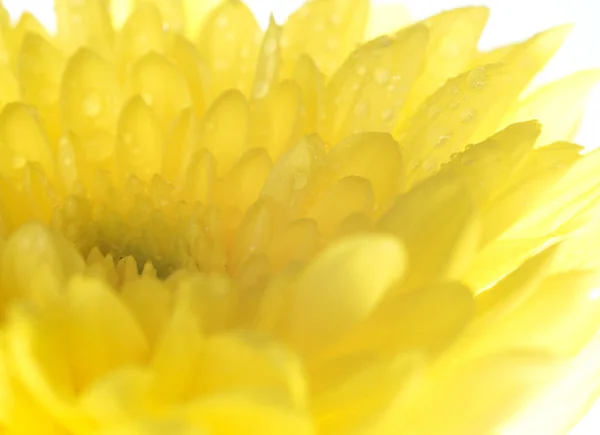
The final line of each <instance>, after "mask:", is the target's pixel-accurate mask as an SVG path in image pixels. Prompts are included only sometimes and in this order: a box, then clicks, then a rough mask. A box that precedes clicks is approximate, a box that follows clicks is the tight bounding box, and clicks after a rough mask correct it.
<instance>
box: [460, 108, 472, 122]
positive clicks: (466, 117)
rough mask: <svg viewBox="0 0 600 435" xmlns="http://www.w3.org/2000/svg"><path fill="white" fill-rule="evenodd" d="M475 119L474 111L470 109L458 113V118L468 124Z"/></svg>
mask: <svg viewBox="0 0 600 435" xmlns="http://www.w3.org/2000/svg"><path fill="white" fill-rule="evenodd" d="M474 119H475V113H474V112H473V111H472V110H465V111H463V112H462V113H461V114H460V120H461V121H462V122H463V123H465V124H468V123H469V122H471V121H473V120H474Z"/></svg>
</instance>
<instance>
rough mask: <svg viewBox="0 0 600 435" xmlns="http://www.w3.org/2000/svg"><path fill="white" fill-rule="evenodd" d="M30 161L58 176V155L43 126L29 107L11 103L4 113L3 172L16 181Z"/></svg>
mask: <svg viewBox="0 0 600 435" xmlns="http://www.w3.org/2000/svg"><path fill="white" fill-rule="evenodd" d="M27 162H35V163H39V164H40V166H41V167H42V168H43V169H44V171H45V172H46V174H48V175H49V176H50V177H51V178H52V177H54V175H55V166H54V165H55V164H54V156H53V155H52V150H51V148H50V145H49V144H48V140H47V138H46V136H45V134H44V130H43V128H42V126H41V125H40V123H39V122H38V120H37V119H36V118H35V117H34V116H33V113H32V112H31V110H30V109H29V108H27V106H25V105H24V104H22V103H11V104H9V105H7V106H6V107H5V108H4V110H3V111H2V113H1V114H0V173H1V174H2V175H4V176H6V177H9V178H15V177H17V176H18V175H19V174H21V173H22V172H23V170H24V168H25V165H26V164H27Z"/></svg>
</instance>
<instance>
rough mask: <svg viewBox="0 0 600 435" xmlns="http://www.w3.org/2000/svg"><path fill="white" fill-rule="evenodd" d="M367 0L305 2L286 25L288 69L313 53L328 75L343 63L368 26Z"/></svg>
mask: <svg viewBox="0 0 600 435" xmlns="http://www.w3.org/2000/svg"><path fill="white" fill-rule="evenodd" d="M369 3H370V2H369V1H368V0H315V1H311V2H306V3H305V4H303V5H302V6H301V7H300V8H299V9H298V10H297V11H296V12H294V13H293V14H292V15H290V17H289V18H288V21H287V22H286V23H285V25H284V26H283V41H282V42H283V44H282V45H283V48H284V50H285V51H284V55H285V56H286V57H285V66H286V68H287V72H291V71H292V68H293V67H294V65H295V64H296V61H297V59H298V58H299V57H300V56H301V55H303V54H305V53H310V54H311V56H313V58H314V60H315V63H316V64H317V66H318V67H319V69H320V70H321V71H323V72H324V73H325V74H326V75H331V74H332V73H333V72H334V71H335V69H336V68H338V67H339V66H340V64H341V63H342V61H343V60H344V58H345V57H346V54H347V53H349V52H350V51H351V50H352V49H354V46H355V45H356V44H357V43H359V42H360V41H361V40H362V38H363V34H364V32H365V29H366V26H367V19H368V16H369Z"/></svg>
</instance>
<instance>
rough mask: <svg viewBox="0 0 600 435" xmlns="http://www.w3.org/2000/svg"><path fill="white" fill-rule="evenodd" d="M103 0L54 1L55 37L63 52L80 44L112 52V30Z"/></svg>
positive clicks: (69, 51) (105, 52)
mask: <svg viewBox="0 0 600 435" xmlns="http://www.w3.org/2000/svg"><path fill="white" fill-rule="evenodd" d="M106 6H107V4H106V1H103V0H91V1H86V2H85V3H81V2H80V1H78V0H57V1H56V2H55V3H54V10H55V11H56V27H57V32H58V38H59V40H60V42H61V45H62V47H63V48H64V49H65V51H66V52H67V53H71V52H73V51H75V50H76V49H77V48H79V47H80V46H82V45H85V46H88V47H90V48H93V49H95V50H99V51H100V52H102V53H103V54H109V53H110V52H111V51H112V44H113V39H114V33H113V29H112V25H111V22H110V16H109V13H108V9H107V7H106Z"/></svg>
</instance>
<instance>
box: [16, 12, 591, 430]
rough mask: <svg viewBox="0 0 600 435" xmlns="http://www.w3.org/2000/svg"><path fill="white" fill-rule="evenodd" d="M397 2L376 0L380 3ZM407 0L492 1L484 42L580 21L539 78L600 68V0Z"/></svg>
mask: <svg viewBox="0 0 600 435" xmlns="http://www.w3.org/2000/svg"><path fill="white" fill-rule="evenodd" d="M115 1H119V0H115ZM198 1H202V0H198ZM393 2H394V0H387V1H386V0H379V1H377V0H374V3H393ZM246 3H247V4H248V5H250V7H252V8H253V9H254V11H255V13H256V15H257V17H258V19H259V21H260V23H261V24H263V25H265V24H266V23H267V22H268V17H269V14H270V13H273V14H274V15H275V17H276V18H277V20H278V21H279V22H282V21H283V20H284V19H285V17H286V16H287V15H288V14H289V13H290V12H291V11H293V10H294V9H295V8H296V7H297V6H298V5H300V4H301V3H302V0H246ZM402 3H403V4H404V5H405V6H406V7H407V8H408V10H409V12H410V14H411V17H412V18H413V19H415V20H417V19H420V18H425V17H427V16H429V15H432V14H435V13H436V12H439V11H441V10H444V9H451V8H454V7H457V6H468V5H474V4H475V5H485V6H489V7H490V8H491V11H492V13H491V17H490V21H489V23H488V27H487V28H486V31H485V33H484V35H483V38H482V41H481V47H482V48H490V47H494V46H497V45H501V44H505V43H508V42H515V41H518V40H522V39H525V38H527V37H528V36H531V35H532V34H533V33H536V32H537V31H540V30H543V29H545V28H548V27H550V26H553V25H557V24H564V23H575V25H576V26H575V29H574V31H573V33H572V34H571V36H570V38H569V40H568V41H567V43H566V44H565V45H564V46H563V48H562V49H561V50H560V52H559V53H558V54H557V56H556V57H555V58H554V59H553V60H552V62H551V63H550V64H549V65H548V68H547V69H546V70H545V71H544V72H543V73H542V74H541V75H540V77H539V78H538V81H539V82H547V81H549V80H553V79H556V78H558V77H561V76H564V75H567V74H569V73H572V72H575V71H577V70H580V69H585V68H600V0H472V1H468V0H467V1H461V0H403V1H402ZM52 4H53V2H52V1H51V0H4V5H5V7H6V8H7V9H8V11H9V13H10V14H11V16H12V17H13V18H15V19H16V18H17V17H18V16H19V15H20V13H21V12H22V11H23V10H29V11H31V12H33V13H34V14H35V15H36V16H37V17H38V18H39V19H40V21H42V22H43V23H44V24H45V25H46V26H47V27H49V28H51V29H53V28H54V27H55V25H54V16H53V9H52V8H53V6H52ZM577 141H578V142H579V143H580V144H581V145H584V146H586V147H587V148H596V147H600V87H598V88H596V90H595V92H594V93H593V95H592V97H591V98H590V102H589V105H588V112H587V116H586V119H585V120H584V122H583V123H582V126H581V130H580V132H579V135H578V137H577ZM599 428H600V403H599V405H598V406H596V409H595V410H594V411H593V412H592V413H590V415H589V416H588V418H586V419H585V420H584V421H583V422H582V423H581V424H580V425H579V426H578V427H577V428H576V429H575V430H574V431H572V432H571V434H570V435H593V434H597V433H600V429H599Z"/></svg>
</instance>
